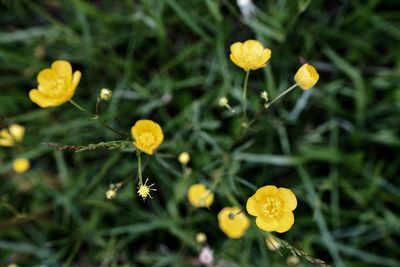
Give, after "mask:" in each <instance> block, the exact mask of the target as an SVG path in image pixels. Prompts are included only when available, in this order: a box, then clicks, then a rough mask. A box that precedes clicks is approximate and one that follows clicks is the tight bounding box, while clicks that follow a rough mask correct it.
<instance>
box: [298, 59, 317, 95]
mask: <svg viewBox="0 0 400 267" xmlns="http://www.w3.org/2000/svg"><path fill="white" fill-rule="evenodd" d="M318 79H319V74H318V72H317V70H316V69H315V68H314V66H311V65H310V64H307V63H305V64H303V65H302V66H301V67H300V69H299V70H298V71H297V73H296V75H295V76H294V80H295V81H296V84H297V85H298V86H299V87H300V88H301V89H303V90H308V89H310V88H311V87H313V86H314V85H315V84H316V83H317V82H318Z"/></svg>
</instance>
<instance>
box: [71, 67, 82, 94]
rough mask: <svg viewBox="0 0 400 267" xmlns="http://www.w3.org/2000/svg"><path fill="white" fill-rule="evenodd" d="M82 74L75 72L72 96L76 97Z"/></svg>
mask: <svg viewBox="0 0 400 267" xmlns="http://www.w3.org/2000/svg"><path fill="white" fill-rule="evenodd" d="M81 76H82V73H81V72H80V71H79V70H77V71H75V72H74V75H73V76H72V84H71V91H72V95H74V93H75V90H76V88H77V87H78V84H79V81H80V80H81Z"/></svg>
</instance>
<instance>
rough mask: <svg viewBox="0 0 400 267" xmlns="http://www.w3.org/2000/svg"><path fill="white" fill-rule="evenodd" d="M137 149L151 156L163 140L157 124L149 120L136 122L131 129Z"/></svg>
mask: <svg viewBox="0 0 400 267" xmlns="http://www.w3.org/2000/svg"><path fill="white" fill-rule="evenodd" d="M131 132H132V136H133V138H134V139H135V142H134V143H133V144H134V145H135V146H136V148H137V149H139V150H141V151H143V152H145V153H147V154H149V155H152V154H153V153H154V150H155V149H156V148H157V147H158V146H159V145H160V144H161V143H162V141H163V140H164V134H163V131H162V129H161V127H160V125H158V124H157V123H155V122H154V121H151V120H138V121H137V122H136V123H135V125H134V126H133V127H132V129H131Z"/></svg>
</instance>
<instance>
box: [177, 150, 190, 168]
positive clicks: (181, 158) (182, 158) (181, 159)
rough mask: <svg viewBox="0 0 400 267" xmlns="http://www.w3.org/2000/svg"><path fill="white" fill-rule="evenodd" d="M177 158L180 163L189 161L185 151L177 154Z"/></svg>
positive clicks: (184, 163)
mask: <svg viewBox="0 0 400 267" xmlns="http://www.w3.org/2000/svg"><path fill="white" fill-rule="evenodd" d="M178 160H179V162H180V163H181V164H182V165H186V164H188V162H189V161H190V155H189V153H188V152H186V151H184V152H182V153H181V154H179V157H178Z"/></svg>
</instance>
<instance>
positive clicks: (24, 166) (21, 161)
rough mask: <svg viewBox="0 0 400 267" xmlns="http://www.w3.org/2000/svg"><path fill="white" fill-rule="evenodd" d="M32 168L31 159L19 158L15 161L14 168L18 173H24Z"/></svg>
mask: <svg viewBox="0 0 400 267" xmlns="http://www.w3.org/2000/svg"><path fill="white" fill-rule="evenodd" d="M30 166H31V164H30V162H29V159H27V158H17V159H15V160H14V161H13V163H12V167H13V170H14V171H15V172H16V173H24V172H26V171H27V170H28V169H29V167H30Z"/></svg>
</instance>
